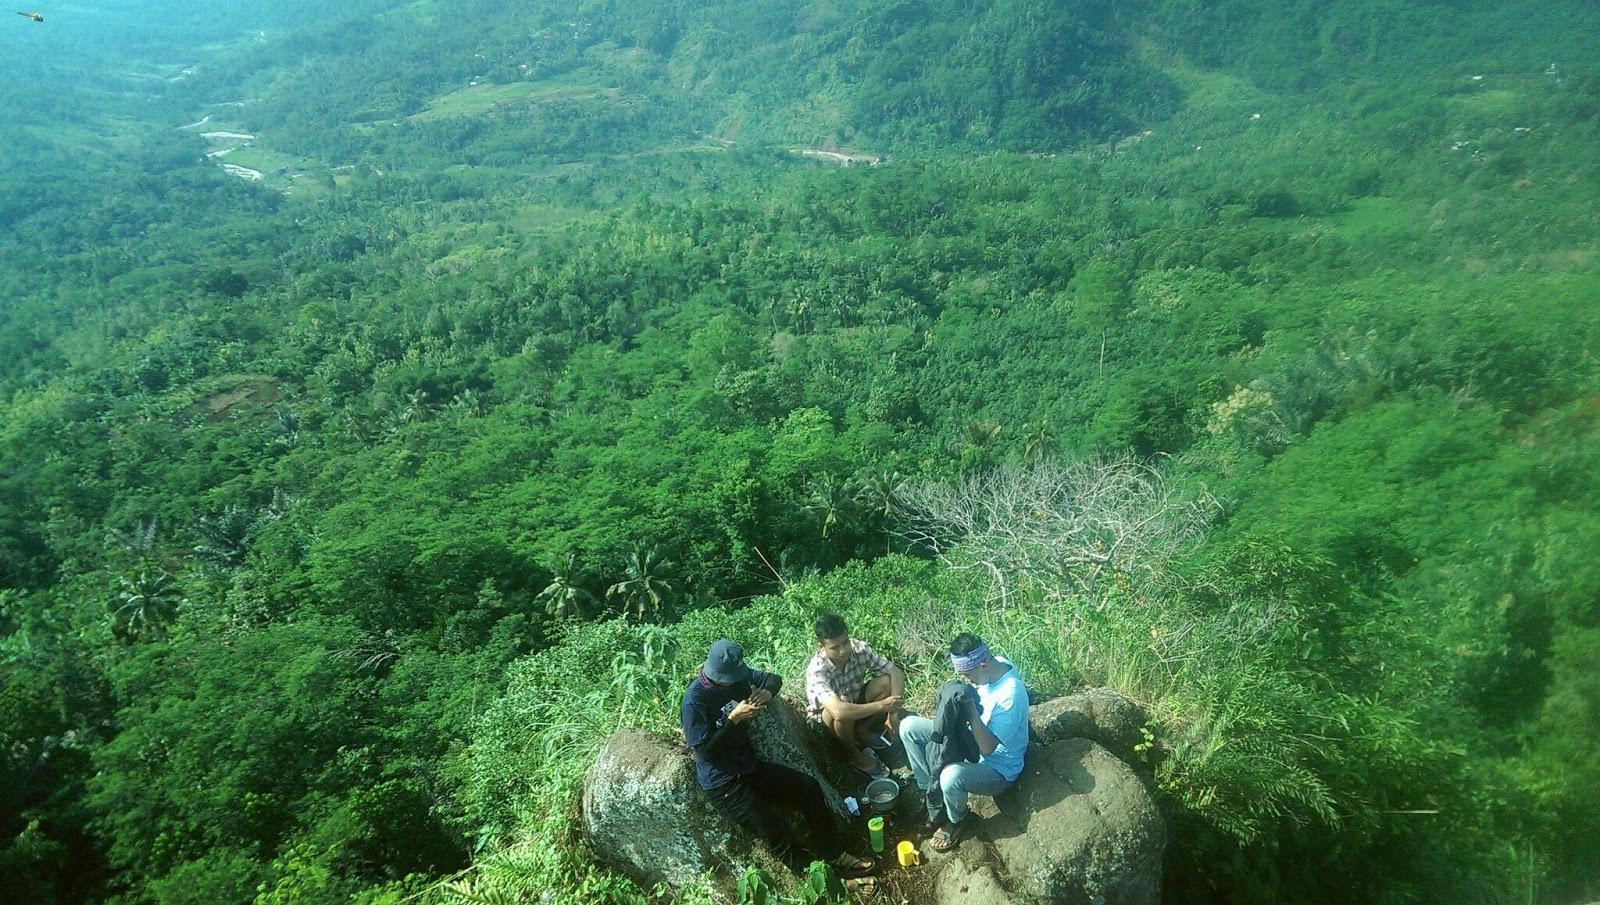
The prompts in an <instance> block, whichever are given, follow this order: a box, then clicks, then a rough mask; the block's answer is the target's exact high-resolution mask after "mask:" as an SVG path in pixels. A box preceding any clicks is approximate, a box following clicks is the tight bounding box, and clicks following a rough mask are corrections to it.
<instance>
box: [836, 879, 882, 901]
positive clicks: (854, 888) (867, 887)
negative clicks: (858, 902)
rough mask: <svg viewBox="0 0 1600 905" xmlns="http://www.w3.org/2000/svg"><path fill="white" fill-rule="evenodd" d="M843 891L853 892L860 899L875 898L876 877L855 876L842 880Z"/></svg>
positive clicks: (876, 890) (876, 893)
mask: <svg viewBox="0 0 1600 905" xmlns="http://www.w3.org/2000/svg"><path fill="white" fill-rule="evenodd" d="M844 888H845V892H851V893H855V894H856V895H857V896H860V897H861V899H862V901H867V900H869V899H872V898H875V897H876V896H877V895H878V878H877V877H855V878H853V879H849V880H846V881H844Z"/></svg>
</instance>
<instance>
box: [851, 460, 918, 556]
mask: <svg viewBox="0 0 1600 905" xmlns="http://www.w3.org/2000/svg"><path fill="white" fill-rule="evenodd" d="M905 485H906V478H905V475H903V474H901V473H900V472H898V471H896V470H894V469H892V468H879V469H877V470H875V471H871V472H868V473H867V474H866V475H865V476H863V477H862V478H861V479H860V481H859V482H858V483H857V484H856V492H855V496H854V497H853V499H854V502H855V504H856V505H857V506H858V507H860V509H861V511H862V512H864V513H866V515H867V517H868V518H870V519H872V521H874V522H876V523H877V524H878V526H879V527H880V528H882V529H883V533H884V537H885V545H884V550H885V552H887V551H888V541H889V539H891V538H892V537H893V532H892V531H891V530H890V523H891V522H892V521H893V520H894V518H895V516H896V515H898V514H899V512H900V503H899V500H898V497H899V495H900V492H901V491H902V490H904V489H905Z"/></svg>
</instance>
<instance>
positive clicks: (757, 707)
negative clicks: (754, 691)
mask: <svg viewBox="0 0 1600 905" xmlns="http://www.w3.org/2000/svg"><path fill="white" fill-rule="evenodd" d="M750 697H751V698H754V697H755V695H751V696H750ZM767 697H768V698H769V699H770V698H771V697H772V695H770V694H768V695H767ZM764 706H766V705H765V704H752V703H750V701H748V700H744V701H740V702H739V703H737V704H735V705H733V709H732V710H730V711H728V722H730V723H742V722H744V721H745V720H748V719H753V718H754V717H755V716H756V714H758V713H760V712H761V708H762V707H764Z"/></svg>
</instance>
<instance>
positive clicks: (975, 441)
mask: <svg viewBox="0 0 1600 905" xmlns="http://www.w3.org/2000/svg"><path fill="white" fill-rule="evenodd" d="M1000 430H1001V424H1000V422H998V421H976V420H974V421H968V422H967V447H968V448H969V449H988V448H989V446H990V445H991V444H993V443H994V441H995V439H996V438H997V437H999V436H1000Z"/></svg>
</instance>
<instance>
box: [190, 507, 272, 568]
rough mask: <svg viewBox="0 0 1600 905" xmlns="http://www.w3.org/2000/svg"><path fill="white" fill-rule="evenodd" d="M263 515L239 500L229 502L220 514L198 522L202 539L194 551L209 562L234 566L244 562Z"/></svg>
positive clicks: (212, 564)
mask: <svg viewBox="0 0 1600 905" xmlns="http://www.w3.org/2000/svg"><path fill="white" fill-rule="evenodd" d="M260 522H261V519H260V518H259V517H258V516H257V515H256V514H255V513H253V512H251V511H250V510H248V509H246V508H244V507H243V506H240V505H239V504H238V503H230V504H228V506H227V508H225V509H223V510H222V514H220V515H217V516H206V517H205V518H202V519H200V523H199V524H198V525H196V526H195V533H196V534H198V535H200V543H198V544H195V546H194V553H195V555H196V556H198V557H200V559H201V560H202V561H204V562H205V564H206V565H207V566H210V567H212V568H215V569H231V568H234V567H236V566H241V565H243V564H244V557H245V554H247V553H249V552H250V547H251V545H253V544H254V543H255V539H256V538H255V533H256V528H257V527H258V526H259V524H260Z"/></svg>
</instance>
